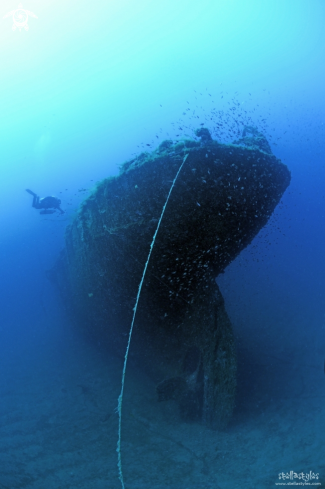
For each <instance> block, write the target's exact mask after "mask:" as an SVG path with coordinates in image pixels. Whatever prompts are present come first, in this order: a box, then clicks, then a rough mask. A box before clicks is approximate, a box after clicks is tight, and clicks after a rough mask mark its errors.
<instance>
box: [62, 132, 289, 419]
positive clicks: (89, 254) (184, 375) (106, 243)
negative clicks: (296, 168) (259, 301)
mask: <svg viewBox="0 0 325 489" xmlns="http://www.w3.org/2000/svg"><path fill="white" fill-rule="evenodd" d="M259 137H260V136H259ZM249 140H250V141H251V140H252V138H250V139H249ZM264 148H267V146H266V145H264ZM186 154H188V157H187V159H186V162H185V164H184V167H183V169H182V171H181V173H180V175H179V177H178V179H177V182H176V184H175V187H174V189H173V192H172V194H171V197H170V200H169V203H168V206H167V208H166V211H165V214H164V218H163V221H162V223H161V227H160V229H159V233H158V235H157V238H156V242H155V246H154V249H153V252H152V257H151V260H150V263H149V266H148V270H147V275H146V279H145V282H144V286H143V290H142V294H141V299H140V302H139V308H138V314H137V319H136V330H135V335H134V344H133V347H134V351H140V352H141V358H142V361H143V362H144V363H146V362H147V364H148V365H149V364H150V367H151V371H152V372H153V375H155V376H156V378H157V380H161V381H163V380H164V379H165V381H164V382H163V384H161V383H160V384H159V386H160V387H159V389H160V390H159V393H160V394H161V392H162V391H163V396H162V397H166V396H167V398H172V399H175V400H177V401H178V402H179V405H180V409H181V412H182V414H183V416H184V417H185V418H189V419H197V418H203V419H204V420H206V422H207V423H209V424H212V425H215V426H222V425H225V424H226V422H227V420H228V419H229V416H230V414H231V411H232V409H233V405H234V395H235V385H236V361H235V349H234V342H233V336H232V332H231V326H230V322H229V319H228V317H227V315H226V312H225V309H224V305H223V301H222V298H221V295H220V292H219V291H218V288H217V286H216V284H215V278H216V276H217V275H218V274H219V273H220V272H222V271H223V270H224V269H225V267H226V266H227V265H228V264H229V263H230V262H231V261H232V260H233V259H234V258H235V257H236V256H237V255H238V254H239V253H240V251H241V250H242V249H243V248H245V247H246V246H247V245H248V244H249V243H250V242H251V241H252V239H253V238H254V236H256V234H257V233H258V232H259V230H260V229H261V228H262V227H263V226H264V225H265V224H266V223H267V221H268V219H269V217H270V216H271V214H272V212H273V211H274V208H275V207H276V205H277V204H278V202H279V200H280V198H281V196H282V194H283V192H284V191H285V189H286V188H287V186H288V185H289V182H290V173H289V171H288V169H287V167H286V166H285V165H283V164H282V163H281V161H280V160H278V159H277V158H276V157H275V156H274V155H273V154H271V153H267V152H265V151H262V150H260V149H259V147H258V146H254V145H252V146H249V147H247V146H244V145H222V144H219V143H217V142H216V141H213V140H209V138H203V137H202V141H201V142H196V141H192V140H191V141H183V142H181V143H177V144H173V143H172V142H171V141H166V142H164V143H163V144H162V145H161V146H160V147H159V148H158V150H157V151H155V152H153V153H151V154H144V155H140V157H139V158H137V159H134V160H132V161H131V162H128V163H126V164H125V165H124V166H123V170H122V172H121V174H120V175H119V176H118V177H116V178H112V179H107V180H104V181H103V182H101V184H100V185H99V186H98V188H97V190H96V192H95V193H94V194H93V195H92V196H91V197H89V198H88V199H87V200H86V201H85V202H84V203H83V205H82V206H81V208H80V211H79V213H78V216H77V217H76V218H75V219H74V221H73V223H72V224H71V225H70V226H69V227H68V229H67V232H66V248H65V250H64V251H63V253H62V255H61V257H60V259H59V261H58V263H57V265H56V267H55V269H54V271H52V277H54V278H55V280H56V281H57V282H59V286H60V289H61V291H62V293H63V295H64V296H65V297H66V299H67V303H68V304H69V306H70V308H71V309H72V310H73V313H74V315H75V316H76V317H77V318H78V323H79V324H80V325H82V327H83V328H84V329H85V330H87V331H88V332H91V333H92V334H95V335H97V336H99V337H100V338H101V339H102V340H105V341H107V342H109V343H110V344H111V346H112V348H114V350H115V351H118V352H122V351H124V348H125V344H126V337H125V335H126V334H127V333H128V329H129V326H130V321H131V317H132V310H133V307H134V304H135V297H136V295H137V291H138V286H139V282H140V279H141V275H142V272H143V267H144V264H145V262H146V260H147V256H148V252H149V248H150V244H151V241H152V237H153V234H154V231H155V229H156V226H157V222H158V219H159V217H160V214H161V210H162V208H163V205H164V203H165V201H166V197H167V195H168V192H169V189H170V186H171V183H172V181H173V179H174V178H175V175H176V173H177V170H178V169H179V166H180V164H181V162H182V161H183V158H184V156H185V155H186ZM193 348H197V351H196V350H193ZM195 351H196V354H195V353H193V355H192V354H191V353H189V352H195ZM189 358H190V360H188V359H189ZM191 359H192V360H191ZM186 365H187V367H186ZM168 379H169V380H168ZM175 379H178V380H175Z"/></svg>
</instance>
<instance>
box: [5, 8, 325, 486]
mask: <svg viewBox="0 0 325 489" xmlns="http://www.w3.org/2000/svg"><path fill="white" fill-rule="evenodd" d="M17 9H18V2H15V0H3V1H2V3H1V7H0V14H1V15H0V17H1V19H0V23H1V25H0V43H1V44H0V88H1V90H0V116H1V117H0V147H1V159H0V170H1V172H0V226H1V234H0V267H1V268H0V298H1V307H0V399H1V403H0V430H1V436H0V488H1V489H19V488H26V489H34V488H35V489H44V488H47V489H60V488H62V489H67V488H71V489H72V488H73V489H75V488H76V489H77V488H82V489H85V488H92V489H102V488H110V489H111V488H112V489H115V488H118V487H121V484H120V481H119V479H118V470H117V455H116V451H115V450H116V443H117V416H116V412H115V410H116V406H117V397H118V394H119V390H120V383H121V369H122V360H121V359H119V358H113V357H110V356H108V355H107V353H106V352H105V350H104V348H103V347H102V345H101V344H96V345H94V344H89V343H87V341H86V340H85V339H84V338H82V337H81V336H80V335H78V332H77V328H75V327H74V325H73V324H71V320H70V319H69V317H68V315H67V312H66V310H65V308H64V305H63V302H62V300H61V298H60V296H59V294H58V291H57V290H55V288H53V287H52V285H51V284H50V283H49V282H48V280H47V278H46V271H47V270H48V269H49V268H51V266H53V264H54V263H55V260H56V259H57V257H58V255H59V252H60V250H61V249H62V248H63V246H64V232H65V228H66V226H67V225H68V224H69V222H71V220H72V219H73V216H74V215H75V213H76V212H77V210H78V206H79V204H80V202H82V200H83V199H84V198H85V197H86V196H87V195H88V194H89V192H90V191H91V189H93V188H94V187H95V185H96V182H97V181H99V180H101V179H102V178H105V177H107V176H112V175H116V174H118V171H119V165H120V164H121V163H123V162H124V161H125V160H127V159H129V158H131V157H132V156H133V155H134V154H138V153H139V152H141V151H143V150H146V151H150V150H152V149H154V148H155V147H157V146H158V145H159V144H160V142H162V141H163V140H164V139H167V138H171V139H174V138H175V139H177V138H180V137H182V136H184V135H186V134H188V135H190V136H193V131H194V130H195V129H196V128H197V127H200V124H205V127H208V128H209V129H210V130H211V132H212V134H213V137H214V138H216V139H218V140H219V141H221V142H230V141H231V140H233V139H235V138H236V137H235V132H236V131H237V129H238V128H239V129H240V128H241V126H242V123H240V120H243V121H247V122H249V123H253V124H254V125H256V126H257V127H258V128H259V129H260V130H262V131H263V132H264V134H265V135H266V137H267V139H268V141H269V142H270V145H271V147H272V151H273V153H274V154H275V155H276V156H277V157H278V158H280V159H281V160H282V161H283V162H284V163H285V164H286V165H287V166H288V168H289V169H290V171H291V174H292V181H291V184H290V186H289V188H288V189H287V191H286V192H285V194H284V196H283V198H282V200H281V203H280V204H279V206H278V207H277V208H276V210H275V212H274V214H273V215H272V217H271V219H270V221H269V223H268V224H267V226H265V228H264V229H262V230H261V232H260V233H259V235H258V236H257V237H256V238H255V239H254V241H253V242H252V244H251V245H250V246H248V247H247V248H246V249H245V250H244V251H243V252H242V253H241V254H240V256H239V257H238V258H237V259H236V260H235V261H234V262H233V263H232V264H231V265H230V266H229V267H228V268H227V269H226V271H225V274H223V275H221V276H219V277H218V283H219V286H220V288H221V291H222V294H223V296H224V298H225V302H226V308H227V312H228V314H229V316H230V318H231V321H232V324H233V328H234V332H235V335H236V341H237V350H238V395H237V401H236V410H235V413H234V416H233V420H232V422H231V424H230V426H229V428H228V429H227V430H225V431H224V432H221V433H216V432H213V431H210V430H208V429H206V428H205V427H203V426H201V425H199V424H186V423H183V422H181V421H180V420H177V419H175V418H173V416H172V415H171V413H172V407H171V406H169V405H168V406H167V405H162V404H158V403H157V402H156V398H155V395H154V390H155V386H154V385H152V384H151V381H150V380H149V379H147V378H146V377H145V376H144V374H143V373H141V372H137V371H136V370H134V369H131V370H130V371H129V373H128V378H127V381H126V387H125V414H124V419H125V421H124V424H123V433H122V453H123V471H124V480H125V486H126V487H127V488H129V489H135V488H150V489H153V488H157V489H158V488H159V489H160V488H165V487H169V488H172V489H176V488H177V489H178V488H195V489H203V488H211V489H212V488H213V489H215V488H220V489H225V488H231V489H233V488H241V489H246V488H249V489H250V488H257V487H258V488H263V489H264V488H265V489H267V488H271V487H274V486H275V485H276V483H278V482H283V483H288V482H295V481H297V480H298V481H299V482H301V481H302V480H303V479H302V478H300V479H297V478H296V479H294V474H300V477H302V476H301V473H304V474H310V473H313V474H315V479H313V480H312V482H314V483H322V484H323V485H324V484H325V445H324V435H323V434H324V432H325V431H324V430H325V375H324V358H325V299H324V297H325V281H324V276H325V259H324V242H325V226H324V215H325V156H324V155H325V98H324V86H325V67H324V59H325V31H324V21H325V3H324V2H323V1H322V0H310V1H305V0H285V1H283V0H265V1H261V0H247V1H245V0H227V1H218V0H211V1H209V0H201V1H200V2H194V1H191V0H187V1H185V0H178V1H177V2H175V1H171V0H165V1H164V2H158V1H156V0H155V1H153V0H151V1H150V0H138V1H135V0H121V1H119V2H117V1H110V2H104V1H102V0H98V1H96V2H87V1H85V0H79V1H78V2H77V1H70V2H63V1H62V0H57V1H56V2H54V1H51V0H42V2H41V1H39V0H25V2H24V3H23V7H20V9H24V10H23V11H19V12H18V11H17V12H16V13H13V14H12V15H10V16H7V17H6V14H7V13H9V12H14V11H15V10H17ZM26 11H28V12H32V13H33V14H34V15H31V14H30V13H29V15H28V19H27V14H28V12H26ZM13 15H14V17H13ZM19 15H20V17H19ZM35 16H36V17H35ZM3 17H5V18H3ZM26 19H27V25H28V27H29V28H28V30H26V29H25V27H26V24H24V25H20V24H23V23H24V20H26ZM19 22H20V24H19ZM15 23H16V25H15ZM17 24H19V25H18V26H17ZM14 25H15V26H16V28H15V29H12V27H13V26H14ZM238 114H240V117H239V118H238ZM234 120H237V122H238V121H239V122H238V125H237V123H236V122H234ZM217 124H219V126H218V125H217ZM26 188H30V189H32V190H33V191H34V192H36V193H38V194H39V195H40V196H41V197H45V196H47V195H54V196H56V197H58V198H60V199H61V200H62V208H63V209H64V211H65V213H64V214H63V215H60V214H58V213H55V214H50V215H40V214H39V212H38V211H37V210H36V209H33V208H32V206H31V201H32V199H31V196H30V195H29V194H28V193H26V192H25V189H26ZM131 349H132V345H131ZM169 410H170V411H169ZM282 473H283V474H288V477H289V478H287V479H285V478H283V477H282V476H281V474H282ZM279 474H280V476H279ZM290 474H291V475H290ZM316 476H317V477H316ZM281 477H282V478H281ZM290 477H291V479H290ZM306 477H307V476H306V475H305V476H304V478H305V479H306ZM318 487H319V486H318Z"/></svg>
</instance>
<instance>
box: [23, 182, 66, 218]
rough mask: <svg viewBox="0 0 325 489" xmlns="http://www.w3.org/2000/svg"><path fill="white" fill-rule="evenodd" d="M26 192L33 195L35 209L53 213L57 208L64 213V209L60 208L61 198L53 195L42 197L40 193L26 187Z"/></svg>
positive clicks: (42, 212) (44, 212)
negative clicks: (37, 193)
mask: <svg viewBox="0 0 325 489" xmlns="http://www.w3.org/2000/svg"><path fill="white" fill-rule="evenodd" d="M26 192H28V193H29V194H31V195H32V196H33V203H32V206H33V207H35V209H43V210H41V212H40V214H53V213H54V212H55V211H56V210H58V211H59V212H60V213H61V214H64V211H63V210H62V209H61V208H60V204H61V200H60V199H58V198H56V197H51V196H48V197H44V198H43V199H40V198H39V196H38V195H36V194H35V193H34V192H32V191H31V190H29V189H28V188H26Z"/></svg>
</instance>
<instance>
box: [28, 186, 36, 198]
mask: <svg viewBox="0 0 325 489" xmlns="http://www.w3.org/2000/svg"><path fill="white" fill-rule="evenodd" d="M26 192H28V193H29V194H31V195H33V196H34V197H36V194H35V193H34V192H32V191H31V190H29V188H26Z"/></svg>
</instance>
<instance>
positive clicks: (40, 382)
mask: <svg viewBox="0 0 325 489" xmlns="http://www.w3.org/2000/svg"><path fill="white" fill-rule="evenodd" d="M8 358H10V360H8V359H7V360H4V359H2V360H0V367H1V375H0V396H1V403H0V430H1V436H0V489H107V488H108V489H119V488H120V487H121V483H120V481H119V479H118V469H117V453H116V446H117V432H118V417H117V414H116V407H117V398H118V395H119V392H120V385H121V370H122V360H121V359H116V358H107V354H105V353H104V352H101V349H100V347H96V346H95V345H92V346H90V345H88V344H87V343H85V342H84V341H82V340H80V339H76V338H75V337H74V336H73V335H72V336H71V337H70V339H69V340H67V341H66V342H64V344H63V342H62V341H61V342H58V343H57V344H54V345H51V347H48V345H45V346H44V347H43V348H40V347H39V346H37V347H36V346H35V349H34V350H32V351H31V349H28V348H26V350H25V352H23V353H21V352H20V354H19V355H15V354H13V355H12V356H10V355H9V356H8ZM317 375H318V377H317V376H316V377H317V378H316V380H315V382H316V384H317V383H318V382H319V388H318V389H317V390H315V389H313V392H315V394H316V395H314V396H313V395H311V394H310V392H309V391H308V388H307V387H306V388H304V389H302V390H301V394H300V395H297V396H290V397H284V398H283V397H281V395H279V396H276V397H274V398H270V397H269V396H267V395H260V396H258V395H253V394H252V392H251V393H250V394H249V395H247V397H245V395H243V392H242V393H241V394H240V395H239V396H238V397H239V398H238V401H237V407H236V411H235V413H234V417H233V420H232V422H231V424H230V426H229V427H228V428H227V430H225V431H222V432H216V431H212V430H209V429H207V428H206V427H204V426H202V425H200V424H194V423H193V424H189V423H185V422H183V421H182V420H181V419H180V417H179V413H178V410H177V406H176V405H175V404H174V402H173V401H170V402H166V403H158V402H157V398H156V391H155V384H154V383H153V382H152V381H151V380H150V379H149V378H148V377H147V376H146V375H145V374H144V373H143V372H141V371H140V370H138V369H137V368H135V367H134V366H133V365H132V361H131V362H130V365H129V368H128V370H127V377H126V384H125V396H124V402H123V424H122V464H123V474H124V483H125V487H126V489H140V488H141V489H149V488H150V489H163V488H171V489H182V488H184V489H185V488H186V489H226V488H229V489H230V488H231V489H237V488H238V489H246V488H247V489H248V488H254V489H257V488H261V489H268V488H272V487H276V483H277V482H280V480H279V476H278V474H279V473H281V472H285V473H287V472H290V471H293V472H296V473H300V472H304V473H306V472H307V473H308V472H309V471H311V472H314V473H315V474H316V473H318V474H319V479H318V480H314V481H311V482H318V483H321V486H320V485H318V486H314V487H324V485H325V443H324V440H325V379H324V377H321V375H320V373H317ZM299 382H300V383H304V380H303V379H301V376H300V377H299V378H298V377H297V383H299ZM242 390H243V389H242ZM284 482H286V483H288V482H290V480H286V481H284ZM291 482H294V480H292V481H291ZM298 482H301V480H300V481H298Z"/></svg>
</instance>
